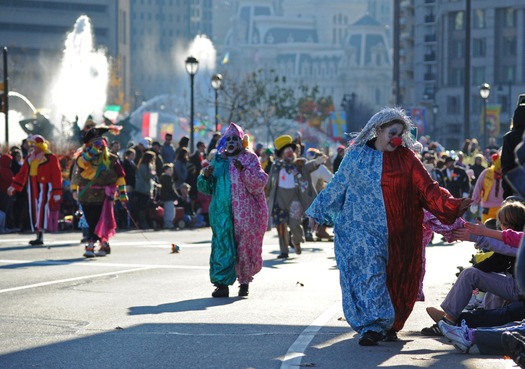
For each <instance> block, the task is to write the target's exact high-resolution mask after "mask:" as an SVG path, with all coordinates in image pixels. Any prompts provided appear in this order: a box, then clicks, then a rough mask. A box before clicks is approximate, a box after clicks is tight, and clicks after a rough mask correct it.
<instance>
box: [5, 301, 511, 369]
mask: <svg viewBox="0 0 525 369" xmlns="http://www.w3.org/2000/svg"><path fill="white" fill-rule="evenodd" d="M203 300H204V299H203ZM194 301H195V300H194ZM203 302H204V301H203ZM206 304H207V302H206V303H204V305H206ZM164 310H166V309H164ZM66 323H67V322H60V324H56V322H55V323H54V324H55V326H54V327H53V329H52V331H51V332H48V333H45V332H44V331H42V330H41V331H39V332H38V334H36V335H34V334H33V335H31V334H30V333H29V332H28V331H27V328H25V327H24V325H22V324H12V325H10V326H8V327H7V328H8V331H7V332H5V330H4V332H3V333H4V334H5V335H7V336H9V337H10V339H13V340H16V341H17V342H19V344H20V345H21V346H22V347H27V346H30V347H31V348H24V349H18V350H16V351H12V352H7V353H3V354H1V355H0V368H2V369H26V368H46V369H47V368H49V369H51V368H52V369H72V368H75V369H91V368H96V369H115V368H118V369H138V368H144V369H149V368H155V369H168V368H169V369H173V368H181V369H186V368H188V369H197V368H199V369H200V368H206V369H230V368H239V369H244V368H251V369H279V368H283V367H287V368H295V367H297V368H306V367H314V368H329V369H348V368H356V369H376V368H389V369H412V368H413V369H416V368H430V367H431V368H433V369H450V368H454V369H472V368H478V367H479V366H472V362H470V360H472V359H473V358H475V357H476V355H459V354H457V353H455V352H454V349H453V348H451V346H448V347H446V348H443V349H441V350H439V349H436V347H438V346H436V344H433V345H430V346H429V347H428V348H423V349H419V348H416V349H413V348H411V345H413V343H414V342H413V341H412V339H411V338H410V337H402V338H401V340H400V341H398V342H389V343H383V342H381V343H380V344H379V346H375V347H363V346H359V345H358V343H357V337H356V335H355V333H354V332H353V331H352V330H351V329H350V328H349V327H326V328H323V329H321V331H319V332H318V333H317V334H316V336H315V337H314V339H313V340H312V341H311V342H310V344H309V345H308V346H307V347H306V350H305V352H304V356H303V353H302V352H298V353H297V354H295V353H291V355H290V356H288V357H287V356H286V353H287V350H288V349H289V348H290V347H292V345H293V344H294V342H296V340H297V337H299V336H300V335H301V333H302V332H304V330H305V329H306V326H300V325H287V324H282V325H276V324H274V325H270V324H268V325H264V324H214V323H171V324H170V323H145V324H137V325H130V326H125V325H122V326H118V325H117V326H116V325H115V324H118V323H113V325H112V326H111V327H107V328H106V329H103V330H102V329H101V328H98V329H96V330H90V328H89V324H88V323H87V322H84V324H80V323H81V322H75V321H71V322H70V324H71V326H68V325H67V324H66ZM40 328H45V327H40ZM50 341H51V342H52V343H49V342H50ZM297 355H299V356H300V357H301V359H300V360H301V362H300V364H299V365H297V366H292V365H289V366H283V362H284V363H285V365H286V363H288V362H289V361H290V360H293V358H294V357H297ZM285 360H286V361H285ZM487 367H489V366H487ZM497 368H502V367H500V366H497Z"/></svg>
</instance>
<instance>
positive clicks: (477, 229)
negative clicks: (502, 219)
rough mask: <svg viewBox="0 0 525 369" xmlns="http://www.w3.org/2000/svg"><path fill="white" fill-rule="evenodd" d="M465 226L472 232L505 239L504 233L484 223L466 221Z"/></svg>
mask: <svg viewBox="0 0 525 369" xmlns="http://www.w3.org/2000/svg"><path fill="white" fill-rule="evenodd" d="M465 228H466V229H468V230H469V231H470V232H471V233H472V234H475V235H478V236H485V237H490V238H494V239H496V240H500V241H503V233H502V232H501V231H498V230H495V229H490V228H487V227H485V226H484V225H483V224H475V223H465Z"/></svg>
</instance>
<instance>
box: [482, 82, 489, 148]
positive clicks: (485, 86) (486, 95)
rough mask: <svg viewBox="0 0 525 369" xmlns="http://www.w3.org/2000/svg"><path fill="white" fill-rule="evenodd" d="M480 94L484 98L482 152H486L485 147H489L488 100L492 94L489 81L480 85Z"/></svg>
mask: <svg viewBox="0 0 525 369" xmlns="http://www.w3.org/2000/svg"><path fill="white" fill-rule="evenodd" d="M479 96H481V98H482V99H483V121H482V123H483V127H482V128H483V148H482V152H484V150H485V148H486V147H487V100H488V98H489V96H490V85H489V84H488V83H483V84H482V85H481V86H480V87H479Z"/></svg>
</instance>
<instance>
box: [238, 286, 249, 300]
mask: <svg viewBox="0 0 525 369" xmlns="http://www.w3.org/2000/svg"><path fill="white" fill-rule="evenodd" d="M239 296H241V297H246V296H248V283H243V284H241V285H240V286H239Z"/></svg>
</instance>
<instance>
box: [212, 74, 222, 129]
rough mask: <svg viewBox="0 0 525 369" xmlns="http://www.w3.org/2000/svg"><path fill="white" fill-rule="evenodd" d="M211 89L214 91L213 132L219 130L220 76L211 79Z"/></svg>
mask: <svg viewBox="0 0 525 369" xmlns="http://www.w3.org/2000/svg"><path fill="white" fill-rule="evenodd" d="M211 87H212V88H213V89H214V90H215V132H217V131H218V130H219V90H220V88H221V87H222V74H219V73H217V74H214V75H213V76H212V77H211Z"/></svg>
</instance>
